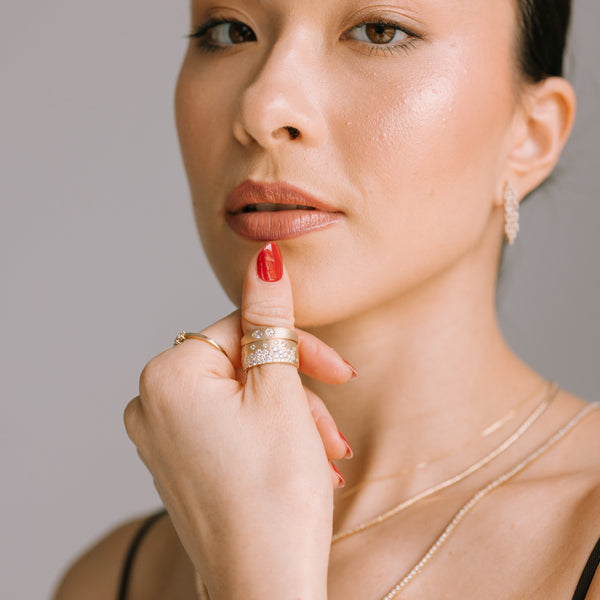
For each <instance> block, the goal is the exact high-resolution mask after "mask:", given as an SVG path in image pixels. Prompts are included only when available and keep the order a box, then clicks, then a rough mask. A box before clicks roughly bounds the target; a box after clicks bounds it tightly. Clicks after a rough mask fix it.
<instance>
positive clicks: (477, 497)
mask: <svg viewBox="0 0 600 600" xmlns="http://www.w3.org/2000/svg"><path fill="white" fill-rule="evenodd" d="M598 408H600V403H598V402H596V403H594V404H589V405H588V406H586V407H585V408H583V409H582V410H580V411H579V412H578V413H577V414H576V415H575V416H574V417H573V418H572V419H571V420H570V421H569V422H568V423H566V424H565V425H564V426H563V427H561V429H559V430H558V431H557V432H556V433H555V434H554V435H552V436H551V437H550V438H549V439H548V440H546V442H544V443H543V444H542V445H541V446H539V447H538V448H537V449H536V450H534V451H533V452H532V453H531V454H529V456H527V457H526V458H524V459H523V460H522V461H521V462H520V463H519V464H517V465H516V466H514V467H513V468H512V469H509V470H508V471H506V472H505V473H504V474H503V475H500V477H498V478H497V479H494V481H492V482H491V483H488V484H487V485H486V486H484V487H483V488H481V489H480V490H479V491H477V492H476V493H475V494H474V495H473V496H472V497H471V498H470V499H469V500H468V501H467V502H466V503H465V504H463V506H462V507H461V508H460V509H459V511H458V512H457V513H456V514H455V515H454V517H453V518H452V520H451V521H450V522H449V523H448V525H447V526H446V528H445V529H444V531H443V532H442V534H441V535H440V536H439V537H438V538H437V540H436V541H435V542H434V543H433V544H432V545H431V547H430V548H429V550H428V551H427V552H426V553H425V555H424V556H423V558H421V560H420V561H419V562H418V563H417V564H416V565H415V566H414V567H413V568H412V569H411V570H410V571H409V573H408V574H407V575H406V576H405V577H404V578H403V579H401V580H400V581H399V582H398V584H397V585H395V586H394V587H393V588H392V589H391V590H390V591H389V592H388V593H387V594H386V595H385V596H384V597H383V598H382V600H391V599H392V598H394V597H395V596H396V594H397V593H398V592H399V591H400V590H401V589H402V588H404V587H406V586H407V585H408V584H409V583H410V582H411V581H412V580H413V579H414V578H415V577H416V576H417V575H418V574H419V573H420V572H421V571H422V570H423V568H424V567H425V565H427V563H428V562H429V561H430V560H431V559H432V558H433V556H434V555H435V554H436V553H437V552H438V551H439V550H440V548H441V547H442V546H443V545H444V544H445V543H446V542H447V541H448V538H449V537H450V535H452V533H453V532H454V530H455V529H456V527H457V526H458V524H459V523H460V522H461V521H462V520H463V519H464V518H465V516H466V515H467V514H468V513H469V512H470V511H471V510H472V509H473V507H474V506H475V505H476V504H477V503H478V502H479V501H481V500H483V498H485V497H486V496H487V495H488V494H490V493H491V492H493V491H494V490H495V489H497V488H498V487H500V486H501V485H502V484H504V483H506V482H507V481H509V480H510V479H512V478H513V477H516V476H517V475H518V474H519V473H521V471H523V470H524V469H526V468H527V467H528V466H529V465H531V463H533V462H534V461H536V460H537V459H538V458H540V456H542V455H543V454H544V453H545V452H547V451H548V450H550V448H552V446H554V445H555V444H556V443H558V442H559V441H560V440H561V439H562V438H563V437H565V436H566V435H567V434H568V433H569V432H570V431H571V430H572V429H573V428H574V427H575V426H576V425H577V424H578V423H579V422H580V421H581V420H582V419H583V418H584V417H586V416H587V415H588V414H589V413H591V412H592V411H593V410H596V409H598Z"/></svg>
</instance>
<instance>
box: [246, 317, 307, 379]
mask: <svg viewBox="0 0 600 600" xmlns="http://www.w3.org/2000/svg"><path fill="white" fill-rule="evenodd" d="M241 343H242V369H243V370H244V371H247V370H248V369H250V368H252V367H257V366H259V365H266V364H270V363H285V364H289V365H293V366H294V367H296V369H297V368H298V366H299V359H298V334H297V333H296V332H295V331H294V330H293V329H286V328H284V327H261V328H259V329H255V330H254V331H251V332H250V333H247V334H246V335H245V336H244V337H243V338H242V341H241Z"/></svg>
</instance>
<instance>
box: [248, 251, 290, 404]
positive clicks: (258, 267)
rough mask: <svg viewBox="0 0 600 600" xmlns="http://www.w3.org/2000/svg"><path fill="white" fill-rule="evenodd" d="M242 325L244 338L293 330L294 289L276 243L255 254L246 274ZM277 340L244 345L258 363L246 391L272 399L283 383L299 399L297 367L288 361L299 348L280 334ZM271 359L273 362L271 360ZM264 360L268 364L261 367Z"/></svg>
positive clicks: (263, 340)
mask: <svg viewBox="0 0 600 600" xmlns="http://www.w3.org/2000/svg"><path fill="white" fill-rule="evenodd" d="M241 325H242V332H243V334H244V335H245V334H248V333H251V332H253V331H254V330H256V329H258V328H269V327H283V328H286V329H292V328H293V327H294V305H293V299H292V288H291V285H290V280H289V277H288V274H287V272H286V270H285V267H284V266H283V259H282V256H281V251H280V249H279V246H278V245H277V244H276V243H274V242H272V243H269V244H267V245H266V246H265V247H264V248H262V250H261V251H260V252H259V253H258V254H257V255H255V257H254V258H253V260H252V261H251V262H250V265H249V267H248V271H247V272H246V279H245V280H244V290H243V294H242V308H241ZM278 333H279V332H278ZM264 334H267V335H268V332H267V331H264V333H263V334H262V335H263V336H264ZM259 335H260V334H259ZM276 337H278V338H279V339H274V338H271V339H267V338H266V337H257V339H256V342H254V341H252V342H251V343H249V344H247V345H245V346H244V348H245V351H246V353H247V355H248V356H249V358H250V359H251V360H252V359H255V360H256V361H257V363H258V364H257V366H252V367H251V368H249V369H248V372H247V379H246V384H247V386H246V389H248V388H250V389H254V391H256V392H259V393H260V394H259V395H261V396H262V395H264V394H266V395H269V396H270V395H272V394H273V390H274V389H282V388H281V385H282V384H284V387H286V386H287V385H292V386H293V387H292V388H289V387H287V388H286V389H288V392H290V391H291V389H293V388H294V387H295V388H297V389H296V391H297V392H298V395H299V396H300V392H301V385H300V377H299V375H298V372H297V369H296V367H294V365H293V364H290V362H289V361H290V360H292V361H297V360H298V346H297V344H295V343H294V342H290V341H289V340H286V339H281V337H280V336H279V335H277V336H276ZM271 358H273V359H274V360H270V359H271ZM263 361H265V362H266V364H262V363H263ZM250 364H252V362H251V363H250ZM296 364H297V362H296ZM248 384H249V385H248Z"/></svg>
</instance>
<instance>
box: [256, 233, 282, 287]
mask: <svg viewBox="0 0 600 600" xmlns="http://www.w3.org/2000/svg"><path fill="white" fill-rule="evenodd" d="M256 271H257V273H258V276H259V277H260V278H261V279H262V280H263V281H268V282H269V283H273V282H274V281H279V280H280V279H281V278H282V277H283V259H282V258H281V250H280V249H279V246H278V245H277V244H276V243H275V242H271V243H269V244H267V245H266V246H265V247H264V248H263V249H262V250H261V251H260V254H259V255H258V259H257V260H256Z"/></svg>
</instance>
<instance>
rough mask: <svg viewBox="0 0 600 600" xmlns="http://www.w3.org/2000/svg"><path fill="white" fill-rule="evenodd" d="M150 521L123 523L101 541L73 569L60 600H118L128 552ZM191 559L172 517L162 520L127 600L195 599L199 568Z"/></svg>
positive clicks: (150, 533) (142, 554)
mask: <svg viewBox="0 0 600 600" xmlns="http://www.w3.org/2000/svg"><path fill="white" fill-rule="evenodd" d="M150 516H151V515H146V516H143V517H140V518H136V519H132V520H130V521H128V522H126V523H123V524H121V525H119V526H118V527H116V528H115V529H113V530H112V531H110V532H109V533H108V534H107V535H105V536H104V537H103V538H101V539H100V540H99V541H97V542H96V543H95V544H94V545H93V546H92V547H91V548H90V549H88V550H87V551H86V552H85V553H84V554H83V555H82V556H81V557H79V558H78V559H77V560H76V561H75V562H74V563H73V564H72V565H71V566H70V567H69V568H68V570H67V571H66V573H65V574H64V576H63V578H62V580H61V581H60V583H59V585H58V587H57V589H56V592H55V595H54V600H75V599H80V598H86V599H88V600H107V599H108V600H110V599H114V600H117V597H118V592H119V585H120V582H121V576H122V571H123V567H124V563H125V559H126V556H127V553H128V550H129V548H130V547H131V544H132V542H133V540H134V539H135V537H136V535H137V534H138V532H139V531H140V530H141V528H142V527H143V525H144V524H145V523H146V522H147V521H148V519H149V517H150ZM186 559H187V556H186V555H185V551H184V550H183V548H182V547H181V544H180V542H179V538H178V537H177V534H176V533H175V530H174V529H173V526H172V524H171V521H170V519H169V518H168V516H166V515H165V516H162V517H160V518H157V519H156V520H155V521H154V522H153V524H152V527H150V528H149V529H148V530H147V533H146V534H145V535H144V537H143V540H142V542H141V543H140V545H139V547H138V550H137V552H136V556H135V562H134V563H133V565H132V570H131V575H130V586H129V591H128V595H127V599H128V600H137V599H138V598H139V599H141V598H144V599H145V600H154V599H156V600H158V599H160V598H167V597H172V598H182V599H187V598H194V596H193V595H189V591H192V592H193V588H194V583H193V569H191V564H190V563H189V561H187V560H186ZM190 585H191V590H190ZM174 586H175V587H174ZM186 590H188V593H186Z"/></svg>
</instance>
